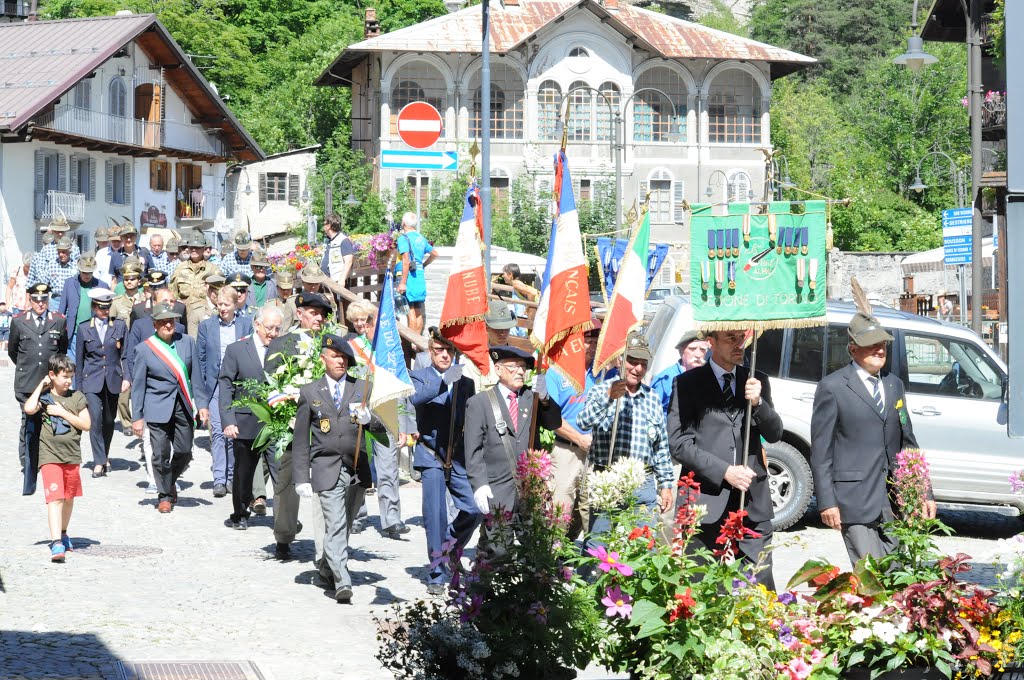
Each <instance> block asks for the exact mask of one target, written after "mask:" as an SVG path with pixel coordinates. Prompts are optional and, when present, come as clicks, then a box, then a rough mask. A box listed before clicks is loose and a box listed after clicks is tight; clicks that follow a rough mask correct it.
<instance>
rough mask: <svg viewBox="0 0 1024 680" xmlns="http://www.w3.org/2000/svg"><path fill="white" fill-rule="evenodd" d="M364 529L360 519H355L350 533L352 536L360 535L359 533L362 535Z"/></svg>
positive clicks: (364, 526) (363, 523)
mask: <svg viewBox="0 0 1024 680" xmlns="http://www.w3.org/2000/svg"><path fill="white" fill-rule="evenodd" d="M365 528H366V522H365V521H363V520H361V519H357V520H356V521H354V522H352V533H353V534H361V533H363V529H365Z"/></svg>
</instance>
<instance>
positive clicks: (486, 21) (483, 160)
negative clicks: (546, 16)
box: [480, 0, 491, 294]
mask: <svg viewBox="0 0 1024 680" xmlns="http://www.w3.org/2000/svg"><path fill="white" fill-rule="evenodd" d="M480 24H481V29H482V32H483V41H482V42H483V46H482V47H481V50H480V109H481V110H480V138H481V139H480V141H481V144H482V148H481V151H480V166H481V167H480V175H481V176H480V205H481V208H482V210H483V213H484V281H486V284H485V285H486V289H487V293H488V294H490V292H491V3H490V0H482V2H481V4H480Z"/></svg>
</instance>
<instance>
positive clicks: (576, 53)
mask: <svg viewBox="0 0 1024 680" xmlns="http://www.w3.org/2000/svg"><path fill="white" fill-rule="evenodd" d="M589 56H590V53H589V52H587V50H586V48H584V47H574V48H572V49H571V50H569V58H570V59H576V58H579V59H586V58H587V57H589Z"/></svg>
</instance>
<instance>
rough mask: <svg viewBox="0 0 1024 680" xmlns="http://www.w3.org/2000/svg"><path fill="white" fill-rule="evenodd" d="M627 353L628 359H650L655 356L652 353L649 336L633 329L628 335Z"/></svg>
mask: <svg viewBox="0 0 1024 680" xmlns="http://www.w3.org/2000/svg"><path fill="white" fill-rule="evenodd" d="M625 354H626V358H627V359H640V360H643V361H650V360H651V357H652V356H653V355H652V354H651V346H650V345H649V344H648V343H647V338H645V337H644V336H643V334H642V333H640V332H639V331H632V332H630V334H629V335H627V336H626V352H625Z"/></svg>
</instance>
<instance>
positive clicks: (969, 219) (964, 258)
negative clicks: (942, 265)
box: [942, 208, 974, 265]
mask: <svg viewBox="0 0 1024 680" xmlns="http://www.w3.org/2000/svg"><path fill="white" fill-rule="evenodd" d="M973 217H974V211H973V209H972V208H953V209H951V210H943V211H942V251H943V252H942V255H943V260H945V262H946V264H958V265H959V264H970V263H971V225H972V223H973Z"/></svg>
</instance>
